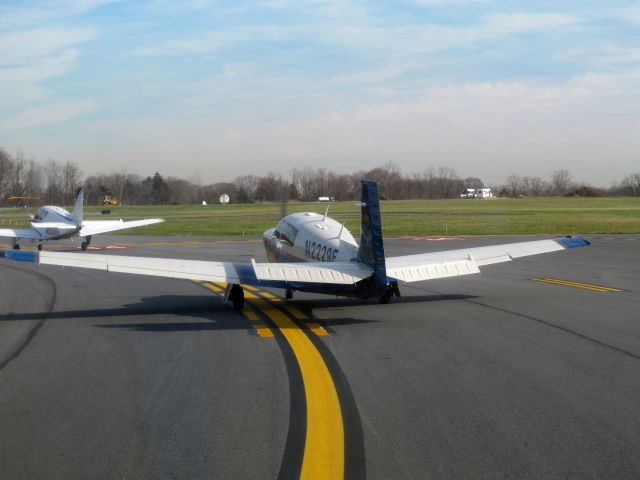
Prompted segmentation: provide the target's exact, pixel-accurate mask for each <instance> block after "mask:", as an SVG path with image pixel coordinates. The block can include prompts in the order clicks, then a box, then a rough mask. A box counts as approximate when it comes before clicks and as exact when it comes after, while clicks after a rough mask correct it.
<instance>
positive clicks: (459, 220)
mask: <svg viewBox="0 0 640 480" xmlns="http://www.w3.org/2000/svg"><path fill="white" fill-rule="evenodd" d="M381 205H382V223H383V229H384V233H385V235H387V236H404V235H445V234H446V235H524V234H575V233H583V234H594V233H606V234H609V233H640V198H574V197H570V198H536V199H494V200H406V201H385V202H382V204H381ZM287 207H288V213H293V212H300V211H314V212H318V213H324V210H325V209H326V208H327V204H326V203H319V202H315V203H293V202H292V203H289V204H288V206H287ZM105 208H107V207H105ZM100 210H102V207H85V216H86V218H87V219H119V218H123V219H125V220H133V219H138V218H152V217H161V218H164V219H166V220H167V221H166V222H165V223H161V224H158V225H152V226H149V227H143V228H137V229H132V230H126V231H123V233H127V234H132V235H135V234H139V235H195V236H198V235H207V236H217V235H233V236H236V235H243V234H244V235H259V234H261V233H262V232H263V231H264V230H266V229H268V228H271V227H273V226H274V225H275V224H276V223H277V221H278V219H279V218H280V206H279V205H278V204H277V203H261V204H251V205H247V204H243V205H233V204H232V205H224V206H223V205H207V206H202V205H162V206H160V205H158V206H154V205H140V206H117V207H110V210H111V214H110V215H101V214H100ZM34 211H35V210H34V209H31V210H30V213H34ZM329 215H330V216H331V217H332V218H334V219H336V220H338V221H340V222H344V223H345V225H346V227H347V228H348V229H350V230H351V231H352V232H353V233H354V234H356V233H357V232H358V231H359V222H360V209H359V208H358V207H357V206H356V204H355V202H336V203H332V204H330V210H329ZM3 226H4V228H7V227H10V226H11V227H16V226H19V227H22V228H24V227H28V217H27V216H26V215H25V211H24V210H21V209H11V210H2V211H0V228H3Z"/></svg>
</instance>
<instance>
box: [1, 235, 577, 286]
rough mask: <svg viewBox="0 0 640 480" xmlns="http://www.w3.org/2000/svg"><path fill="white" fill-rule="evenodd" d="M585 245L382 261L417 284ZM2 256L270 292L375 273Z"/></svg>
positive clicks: (572, 242) (496, 248)
mask: <svg viewBox="0 0 640 480" xmlns="http://www.w3.org/2000/svg"><path fill="white" fill-rule="evenodd" d="M586 245H589V242H588V241H587V240H585V239H583V238H582V237H562V238H556V239H548V240H535V241H531V242H518V243H508V244H502V245H491V246H486V247H474V248H467V249H460V250H448V251H442V252H433V253H423V254H418V255H405V256H401V257H389V258H387V259H386V269H387V277H390V278H393V279H397V280H400V281H403V282H417V281H423V280H433V279H436V278H444V277H453V276H460V275H469V274H473V273H479V272H480V267H481V266H485V265H491V264H494V263H500V262H508V261H510V260H513V259H514V258H519V257H524V256H528V255H538V254H541V253H548V252H554V251H560V250H564V249H567V248H574V247H582V246H586ZM4 256H5V257H6V258H10V259H13V260H17V261H23V262H32V263H39V264H42V265H61V266H68V267H80V268H92V269H97V270H105V271H108V272H121V273H130V274H137V275H150V276H156V277H169V278H184V279H190V280H203V281H213V282H226V283H238V284H247V285H255V286H262V287H274V288H289V287H291V286H292V284H298V285H310V284H315V285H319V284H325V285H353V284H355V283H357V282H359V281H361V280H364V279H366V278H369V277H370V276H371V275H372V274H373V273H374V270H373V268H372V267H370V266H368V265H366V264H365V263H363V262H299V263H296V262H294V263H256V262H255V261H252V262H251V263H235V262H211V261H202V260H182V259H171V258H154V257H133V256H126V255H103V254H84V253H68V252H34V251H24V250H6V251H5V252H4Z"/></svg>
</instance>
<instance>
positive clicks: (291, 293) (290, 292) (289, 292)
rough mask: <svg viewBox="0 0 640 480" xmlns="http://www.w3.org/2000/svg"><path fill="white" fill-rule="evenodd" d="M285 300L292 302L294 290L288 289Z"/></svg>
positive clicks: (285, 292)
mask: <svg viewBox="0 0 640 480" xmlns="http://www.w3.org/2000/svg"><path fill="white" fill-rule="evenodd" d="M284 298H286V299H287V300H291V299H292V298H293V288H287V289H286V290H285V291H284Z"/></svg>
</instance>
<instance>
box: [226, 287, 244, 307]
mask: <svg viewBox="0 0 640 480" xmlns="http://www.w3.org/2000/svg"><path fill="white" fill-rule="evenodd" d="M229 300H230V301H231V304H232V305H233V309H234V310H236V311H238V312H239V311H240V310H242V307H244V290H242V287H241V286H240V285H233V286H232V287H231V291H230V292H229Z"/></svg>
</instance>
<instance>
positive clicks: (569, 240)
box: [555, 235, 591, 248]
mask: <svg viewBox="0 0 640 480" xmlns="http://www.w3.org/2000/svg"><path fill="white" fill-rule="evenodd" d="M555 240H556V242H558V243H559V244H560V245H562V246H563V247H564V248H577V247H586V246H588V245H591V242H590V241H589V240H587V239H585V238H583V237H580V236H577V235H567V236H566V237H560V238H556V239H555Z"/></svg>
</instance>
